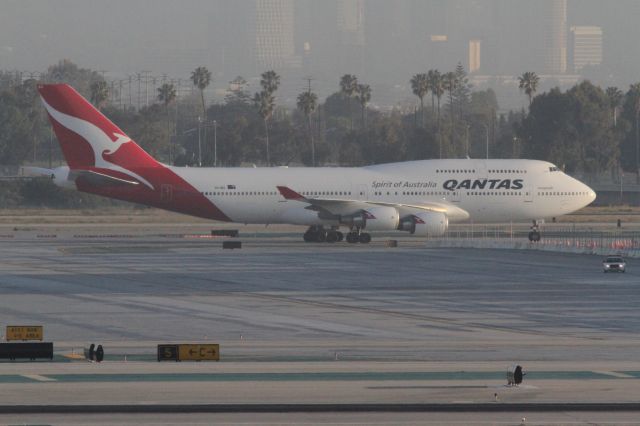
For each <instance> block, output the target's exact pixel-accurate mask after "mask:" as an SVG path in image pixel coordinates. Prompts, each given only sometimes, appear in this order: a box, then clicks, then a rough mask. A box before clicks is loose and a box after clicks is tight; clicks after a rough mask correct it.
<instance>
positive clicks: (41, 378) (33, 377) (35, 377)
mask: <svg viewBox="0 0 640 426" xmlns="http://www.w3.org/2000/svg"><path fill="white" fill-rule="evenodd" d="M21 376H22V377H26V378H27V379H31V380H36V381H38V382H55V381H56V379H52V378H51V377H47V376H41V375H40V374H21Z"/></svg>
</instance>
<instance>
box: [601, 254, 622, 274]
mask: <svg viewBox="0 0 640 426" xmlns="http://www.w3.org/2000/svg"><path fill="white" fill-rule="evenodd" d="M626 267H627V262H625V261H624V258H623V257H622V256H620V255H612V256H607V257H606V258H605V259H604V260H603V261H602V272H605V273H606V272H624V271H625V269H626Z"/></svg>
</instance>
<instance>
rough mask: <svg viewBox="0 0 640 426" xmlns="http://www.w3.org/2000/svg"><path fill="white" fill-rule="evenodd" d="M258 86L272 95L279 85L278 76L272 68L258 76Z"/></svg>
mask: <svg viewBox="0 0 640 426" xmlns="http://www.w3.org/2000/svg"><path fill="white" fill-rule="evenodd" d="M260 77H261V79H260V86H262V90H263V91H264V92H266V93H268V94H269V95H273V94H274V93H275V92H276V90H278V87H279V86H280V76H279V75H278V74H277V73H276V72H275V71H273V70H271V71H265V72H263V73H262V75H261V76H260Z"/></svg>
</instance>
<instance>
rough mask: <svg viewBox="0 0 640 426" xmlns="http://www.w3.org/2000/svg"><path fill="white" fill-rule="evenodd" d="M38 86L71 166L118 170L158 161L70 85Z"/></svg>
mask: <svg viewBox="0 0 640 426" xmlns="http://www.w3.org/2000/svg"><path fill="white" fill-rule="evenodd" d="M38 90H39V91H40V96H41V97H42V102H43V103H44V106H45V108H46V109H47V113H48V114H49V120H50V121H51V124H52V125H53V130H54V131H55V133H56V136H57V138H58V141H59V142H60V147H61V148H62V152H63V154H64V157H65V159H66V160H67V163H68V164H69V167H70V168H71V169H78V168H87V167H99V168H107V169H109V168H111V169H115V170H119V169H121V168H124V169H131V168H140V167H155V166H157V165H158V163H157V162H156V160H154V159H153V158H152V157H151V156H150V155H149V154H147V153H146V152H145V151H144V150H143V149H142V148H140V147H139V146H138V145H137V144H136V143H135V142H133V141H132V140H131V138H129V137H128V136H127V135H126V134H125V133H124V132H123V131H122V130H120V129H119V128H118V126H116V125H115V124H113V123H112V122H111V121H110V120H109V119H108V118H107V117H105V116H104V115H103V114H102V113H101V112H100V111H98V110H97V109H96V108H94V106H93V105H91V104H90V103H89V102H87V100H86V99H84V98H83V97H82V96H81V95H80V94H79V93H78V92H76V91H75V90H74V89H73V88H72V87H71V86H69V85H67V84H44V85H40V86H38Z"/></svg>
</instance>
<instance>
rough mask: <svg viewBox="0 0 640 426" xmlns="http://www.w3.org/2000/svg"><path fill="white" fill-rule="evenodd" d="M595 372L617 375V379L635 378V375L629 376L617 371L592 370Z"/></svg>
mask: <svg viewBox="0 0 640 426" xmlns="http://www.w3.org/2000/svg"><path fill="white" fill-rule="evenodd" d="M594 373H596V374H604V375H607V376H612V377H617V378H618V379H635V378H636V377H635V376H631V375H629V374H625V373H620V372H617V371H594Z"/></svg>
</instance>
